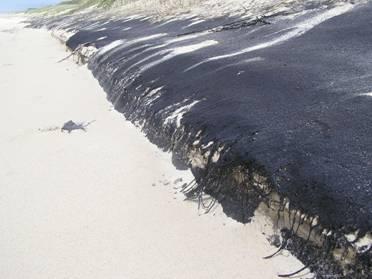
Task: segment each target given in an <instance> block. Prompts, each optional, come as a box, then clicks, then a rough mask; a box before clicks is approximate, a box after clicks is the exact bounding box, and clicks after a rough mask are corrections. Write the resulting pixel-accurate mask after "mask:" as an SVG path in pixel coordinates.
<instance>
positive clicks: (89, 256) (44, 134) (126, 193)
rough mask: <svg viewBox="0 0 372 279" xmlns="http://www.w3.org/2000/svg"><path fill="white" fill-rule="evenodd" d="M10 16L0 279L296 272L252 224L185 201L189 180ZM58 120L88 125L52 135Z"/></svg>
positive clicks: (4, 74) (95, 88)
mask: <svg viewBox="0 0 372 279" xmlns="http://www.w3.org/2000/svg"><path fill="white" fill-rule="evenodd" d="M19 20H20V19H19V18H17V17H14V16H2V17H0V94H1V101H0V144H1V148H0V219H1V222H0V278H3V279H25V278H27V279H33V278H35V279H44V278H45V279H46V278H48V279H51V278H53V279H67V278H68V279H96V278H97V279H98V278H99V279H103V278H105V279H108V278H110V279H114V278H115V279H124V278H129V279H135V278H138V279H147V278H149V279H150V278H151V279H154V278H185V279H186V278H197V279H199V278H200V279H209V278H210V279H218V278H221V279H222V278H224V279H234V278H244V279H256V278H257V279H258V278H260V279H269V278H270V279H271V278H277V275H278V274H280V273H289V272H293V271H296V270H297V269H299V268H301V267H302V266H303V265H302V264H301V263H300V262H299V261H298V260H297V259H295V258H294V257H293V256H291V255H290V254H288V252H284V253H282V254H280V255H278V256H276V257H274V258H272V259H270V260H264V259H262V257H264V256H267V255H269V254H271V253H272V252H274V251H275V250H276V248H275V247H273V246H270V245H269V243H268V241H267V240H266V237H267V235H266V236H265V235H263V234H262V231H263V230H264V228H263V226H264V222H263V220H262V217H257V218H255V220H254V221H253V222H252V223H251V224H248V225H242V224H240V223H237V222H235V221H234V220H232V219H229V218H227V217H226V216H225V215H224V214H223V213H222V210H221V208H220V207H216V208H215V209H214V210H212V212H210V213H209V214H203V212H202V211H200V212H198V208H197V204H195V203H193V202H187V201H184V196H183V195H182V194H181V193H180V192H179V188H180V187H181V185H182V184H183V183H185V182H187V181H190V180H191V179H192V175H191V173H190V172H189V171H179V170H176V169H175V167H174V166H173V165H172V163H171V156H170V154H168V153H164V152H162V151H160V150H159V149H158V148H157V147H156V146H155V145H153V144H151V143H150V142H149V141H148V140H147V139H146V138H145V136H144V135H143V134H142V133H141V131H140V130H139V129H138V128H136V127H134V126H133V125H131V124H130V123H129V122H127V121H126V120H125V119H124V118H123V116H122V115H121V114H119V113H118V112H116V111H114V110H113V109H112V107H111V106H110V103H109V102H108V101H107V100H106V98H105V93H104V92H103V90H102V89H101V88H100V86H99V84H98V82H97V81H96V80H95V79H94V78H93V76H92V75H91V73H90V72H89V71H88V70H87V68H86V67H85V66H78V65H76V64H74V63H73V61H72V59H68V60H65V61H63V62H62V63H57V61H58V60H61V59H62V58H64V57H66V56H67V55H68V53H66V52H65V48H64V47H63V46H62V45H60V43H59V42H58V41H57V40H55V39H53V38H52V37H51V34H50V33H49V32H47V31H46V30H32V29H23V28H22V24H19V23H18V22H19ZM68 120H73V121H76V122H90V121H94V122H92V123H91V124H90V125H89V126H88V127H87V130H86V132H84V131H80V130H78V131H72V133H70V134H69V133H66V132H65V133H62V132H61V131H60V128H61V126H62V125H63V123H65V122H66V121H68ZM179 178H182V182H179V181H178V182H177V183H175V181H176V180H177V179H178V180H180V179H179ZM296 278H311V276H310V275H309V274H308V275H303V276H302V277H300V276H297V277H296Z"/></svg>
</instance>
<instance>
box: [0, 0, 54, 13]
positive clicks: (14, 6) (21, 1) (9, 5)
mask: <svg viewBox="0 0 372 279" xmlns="http://www.w3.org/2000/svg"><path fill="white" fill-rule="evenodd" d="M58 2H61V0H0V12H13V11H22V10H26V9H28V8H37V7H42V6H46V5H50V4H55V3H58Z"/></svg>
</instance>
